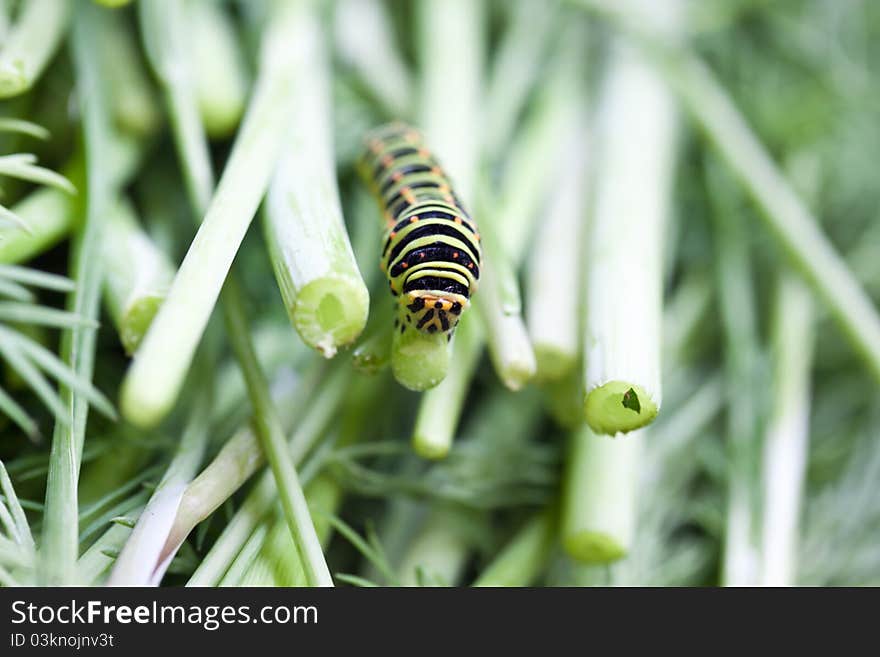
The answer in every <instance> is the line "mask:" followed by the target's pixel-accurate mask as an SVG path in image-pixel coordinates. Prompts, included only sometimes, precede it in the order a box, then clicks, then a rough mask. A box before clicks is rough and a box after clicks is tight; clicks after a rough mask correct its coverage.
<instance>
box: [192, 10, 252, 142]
mask: <svg viewBox="0 0 880 657" xmlns="http://www.w3.org/2000/svg"><path fill="white" fill-rule="evenodd" d="M186 8H187V14H188V16H187V18H188V19H189V20H188V24H189V26H190V29H191V30H192V31H191V34H190V40H191V42H192V57H193V66H194V71H195V85H196V94H197V96H198V103H199V112H200V114H201V117H202V123H204V125H205V131H206V132H207V133H208V135H209V136H210V137H212V138H215V139H222V138H224V137H228V136H230V135H231V134H232V133H233V132H235V129H236V127H238V124H239V121H241V117H242V115H243V114H244V110H245V107H246V106H247V94H248V86H249V74H248V70H247V67H246V65H245V61H244V53H243V52H242V51H241V47H240V45H239V40H238V39H239V36H238V34H237V32H236V26H235V24H234V23H233V21H232V17H231V16H230V15H229V13H227V11H226V8H225V7H224V6H223V5H222V4H221V3H219V2H216V1H214V0H189V2H188V3H187V7H186Z"/></svg>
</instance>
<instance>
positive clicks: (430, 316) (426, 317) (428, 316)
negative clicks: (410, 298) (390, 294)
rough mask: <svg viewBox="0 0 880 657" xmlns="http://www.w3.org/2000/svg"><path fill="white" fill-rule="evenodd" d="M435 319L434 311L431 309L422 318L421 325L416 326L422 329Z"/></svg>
mask: <svg viewBox="0 0 880 657" xmlns="http://www.w3.org/2000/svg"><path fill="white" fill-rule="evenodd" d="M433 318H434V309H433V308H431V309H430V310H429V311H428V312H426V313H425V314H424V315H422V318H421V319H420V320H419V323H418V324H416V328H417V329H420V328H422V327H423V326H424V325H425V324H427V323H428V322H430V321H431V320H432V319H433Z"/></svg>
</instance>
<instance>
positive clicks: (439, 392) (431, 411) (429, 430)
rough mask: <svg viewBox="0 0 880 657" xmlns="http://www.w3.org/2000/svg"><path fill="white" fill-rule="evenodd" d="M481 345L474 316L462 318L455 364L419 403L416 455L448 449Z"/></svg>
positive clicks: (442, 453) (439, 454) (433, 456)
mask: <svg viewBox="0 0 880 657" xmlns="http://www.w3.org/2000/svg"><path fill="white" fill-rule="evenodd" d="M482 345H483V328H482V326H481V325H480V323H479V322H478V321H477V319H476V318H467V319H463V320H462V321H461V322H460V323H459V326H458V329H457V331H456V336H455V340H454V343H453V349H452V353H453V358H454V361H455V367H453V368H452V371H451V372H450V373H449V375H448V376H447V377H446V378H445V379H444V380H443V382H442V383H440V384H439V385H438V386H437V387H436V388H434V389H433V390H430V391H429V392H427V393H426V394H425V395H424V396H423V397H422V403H421V404H419V411H418V415H416V424H415V427H413V437H412V444H413V449H414V450H415V451H416V453H417V454H418V455H419V456H421V457H423V458H427V459H442V458H444V457H445V456H446V455H447V454H448V453H449V450H450V448H451V447H452V441H453V438H454V437H455V431H456V429H457V428H458V420H459V418H460V417H461V410H462V407H463V406H464V400H465V397H466V395H467V391H468V387H469V385H470V382H471V376H473V373H474V370H475V369H476V367H477V362H478V361H479V358H480V352H481V351H482Z"/></svg>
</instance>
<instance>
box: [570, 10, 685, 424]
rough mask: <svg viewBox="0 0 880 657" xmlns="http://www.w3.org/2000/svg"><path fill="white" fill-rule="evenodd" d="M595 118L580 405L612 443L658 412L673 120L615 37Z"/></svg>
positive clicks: (665, 100)
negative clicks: (595, 155) (583, 394)
mask: <svg viewBox="0 0 880 657" xmlns="http://www.w3.org/2000/svg"><path fill="white" fill-rule="evenodd" d="M675 4H676V3H673V4H672V5H669V8H670V9H671V10H674V9H675V6H674V5H675ZM599 112H600V115H599V119H598V124H599V127H598V130H597V140H598V142H599V143H598V160H597V165H596V172H597V176H596V188H595V209H594V213H593V217H592V221H591V225H590V230H589V237H588V238H587V244H588V249H589V253H588V257H587V262H588V263H589V266H588V268H587V269H588V271H587V272H585V273H586V278H587V281H586V288H587V303H586V306H587V307H586V315H587V319H586V326H585V338H584V345H585V349H586V353H585V372H584V377H585V385H584V387H585V391H586V398H585V402H584V406H585V412H586V418H587V422H588V423H589V425H590V426H591V427H592V429H593V430H594V431H595V432H597V433H602V434H611V435H613V434H616V433H618V432H624V433H625V432H627V431H632V430H633V429H638V428H640V427H643V426H646V425H647V424H649V423H650V422H652V421H653V420H654V418H655V417H656V415H657V412H658V411H659V409H660V403H661V392H660V349H661V335H660V329H661V312H662V311H661V297H662V275H663V266H662V260H663V253H664V248H663V235H664V233H665V229H666V224H667V216H666V215H667V212H668V207H669V201H670V194H671V188H672V178H673V172H674V164H675V141H676V117H675V108H674V104H673V98H672V97H671V96H670V94H669V93H668V91H667V89H666V87H665V85H664V84H663V82H662V80H660V79H659V78H658V77H656V75H655V74H654V72H653V70H651V69H650V68H649V67H648V66H647V65H646V63H645V62H644V61H643V59H642V56H641V53H639V52H638V51H634V50H632V49H631V47H630V46H629V45H628V44H626V43H624V42H622V41H621V40H620V39H619V38H618V40H617V41H616V42H615V43H614V45H613V50H612V55H611V61H610V64H609V68H608V71H607V73H606V78H605V81H604V86H603V90H602V97H601V100H600V110H599ZM634 189H638V193H637V194H636V193H633V190H634Z"/></svg>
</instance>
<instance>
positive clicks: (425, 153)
mask: <svg viewBox="0 0 880 657" xmlns="http://www.w3.org/2000/svg"><path fill="white" fill-rule="evenodd" d="M419 155H420V156H421V157H425V158H427V157H431V151H429V150H428V149H427V148H420V149H419Z"/></svg>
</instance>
